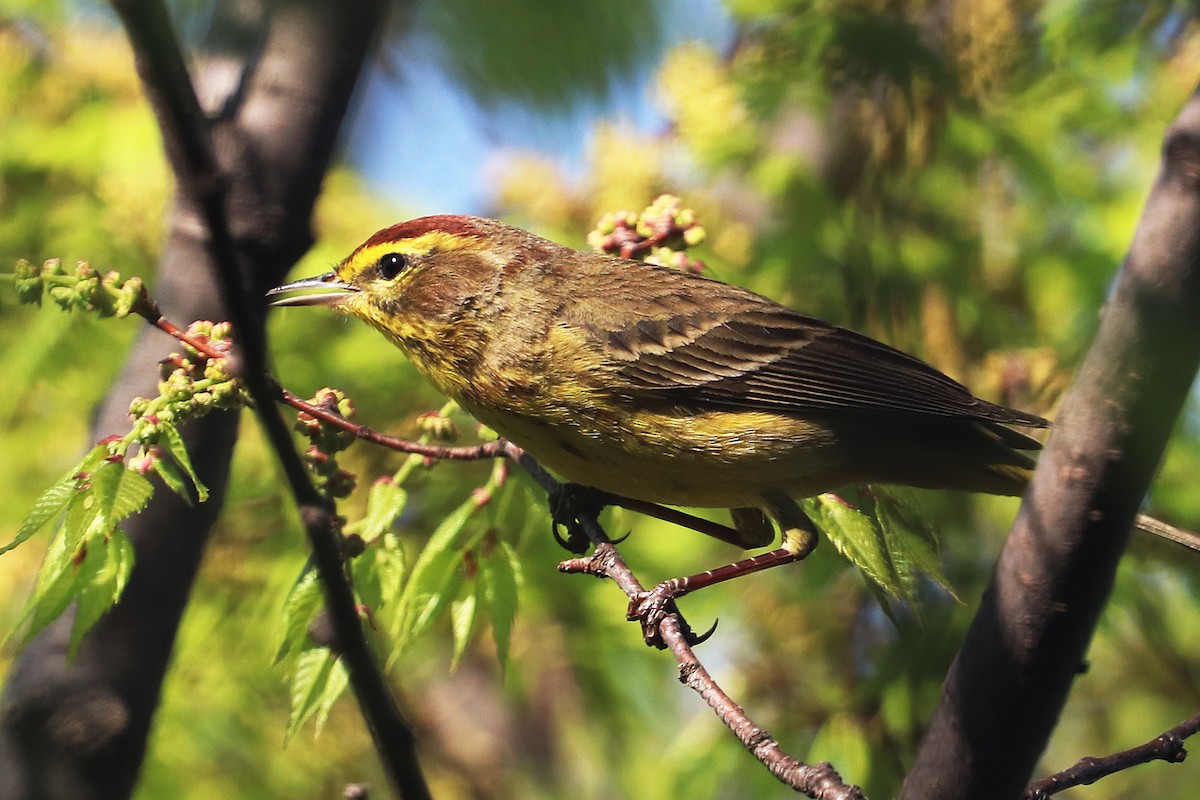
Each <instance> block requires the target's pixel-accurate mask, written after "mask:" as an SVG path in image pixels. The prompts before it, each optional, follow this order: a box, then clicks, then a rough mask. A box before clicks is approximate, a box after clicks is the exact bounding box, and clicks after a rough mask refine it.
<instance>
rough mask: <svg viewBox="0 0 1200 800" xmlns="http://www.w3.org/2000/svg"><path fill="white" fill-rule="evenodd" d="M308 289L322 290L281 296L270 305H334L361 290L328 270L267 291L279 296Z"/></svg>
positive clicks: (273, 295) (269, 294) (268, 295)
mask: <svg viewBox="0 0 1200 800" xmlns="http://www.w3.org/2000/svg"><path fill="white" fill-rule="evenodd" d="M306 289H320V290H321V291H319V292H316V293H314V294H297V295H294V296H292V297H280V298H279V299H278V300H272V301H271V302H270V303H269V305H273V306H333V305H337V304H338V303H340V302H341V301H342V300H345V299H346V296H347V295H350V294H353V293H355V292H357V291H359V290H358V289H357V288H355V287H354V286H351V285H350V284H348V283H343V282H342V281H340V280H339V279H338V276H337V273H336V272H326V273H325V274H324V275H317V276H316V277H313V278H304V279H303V280H299V281H292V282H291V283H285V284H284V285H283V286H276V287H275V288H274V289H272V290H271V291H269V292H267V297H277V296H279V295H281V294H287V293H289V292H302V291H304V290H306Z"/></svg>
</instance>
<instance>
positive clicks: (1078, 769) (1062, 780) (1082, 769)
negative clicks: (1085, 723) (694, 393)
mask: <svg viewBox="0 0 1200 800" xmlns="http://www.w3.org/2000/svg"><path fill="white" fill-rule="evenodd" d="M1197 731H1200V712H1197V713H1196V714H1194V715H1192V716H1191V717H1189V718H1188V719H1186V720H1184V721H1183V722H1181V723H1179V724H1178V725H1176V726H1175V727H1174V728H1171V729H1170V730H1167V731H1163V733H1161V734H1159V735H1158V736H1156V737H1154V738H1153V739H1151V740H1150V741H1148V742H1146V743H1145V744H1140V745H1138V746H1137V747H1131V748H1129V749H1128V750H1122V751H1121V752H1119V753H1112V754H1111V755H1107V756H1101V757H1099V758H1097V757H1095V756H1087V757H1085V758H1081V759H1079V761H1077V762H1075V764H1074V765H1073V766H1072V767H1070V768H1069V769H1064V770H1063V771H1062V772H1059V773H1057V774H1055V775H1051V776H1049V777H1047V778H1042V779H1041V780H1040V781H1036V782H1034V783H1031V784H1030V785H1029V788H1027V789H1026V790H1025V800H1046V798H1048V797H1051V796H1053V795H1056V794H1058V793H1059V792H1061V791H1063V790H1065V789H1070V788H1071V787H1072V786H1088V785H1091V784H1093V783H1095V782H1096V781H1098V780H1100V779H1101V778H1107V777H1108V776H1109V775H1112V774H1114V773H1117V772H1120V771H1122V770H1126V769H1129V768H1130V767H1135V766H1137V765H1138V764H1148V763H1150V762H1151V761H1166V762H1169V763H1171V764H1178V763H1181V762H1182V761H1183V760H1184V759H1185V758H1187V750H1186V749H1184V746H1183V742H1184V740H1185V739H1187V738H1188V737H1189V736H1193V735H1195V734H1196V732H1197Z"/></svg>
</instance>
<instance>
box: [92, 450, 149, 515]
mask: <svg viewBox="0 0 1200 800" xmlns="http://www.w3.org/2000/svg"><path fill="white" fill-rule="evenodd" d="M91 491H92V494H93V495H94V496H95V498H96V502H97V503H98V504H99V506H98V508H97V516H98V518H100V519H99V521H97V523H96V525H97V527H98V528H99V529H100V530H103V531H104V532H107V531H108V530H111V529H112V528H113V527H114V526H116V524H117V523H119V522H120V521H121V520H123V519H125V518H126V517H128V516H129V515H130V514H134V513H136V512H138V511H141V510H142V509H143V508H145V507H146V503H148V502H150V498H151V497H152V496H153V495H154V486H153V484H151V483H150V481H148V480H146V478H145V476H143V475H142V474H141V473H139V472H137V471H135V470H132V469H129V468H128V467H126V466H125V464H124V463H123V462H120V461H109V462H106V463H105V464H103V465H102V466H100V467H99V468H98V469H97V470H96V471H95V472H93V473H92V488H91Z"/></svg>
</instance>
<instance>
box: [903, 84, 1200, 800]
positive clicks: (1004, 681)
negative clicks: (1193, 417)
mask: <svg viewBox="0 0 1200 800" xmlns="http://www.w3.org/2000/svg"><path fill="white" fill-rule="evenodd" d="M1198 364H1200V93H1194V94H1193V95H1192V97H1191V98H1190V100H1189V101H1188V103H1187V105H1186V106H1185V107H1184V109H1183V111H1182V112H1181V113H1180V115H1179V117H1178V118H1177V119H1176V121H1175V123H1174V124H1173V125H1172V126H1171V129H1170V130H1169V131H1168V132H1167V136H1166V139H1165V142H1164V145H1163V151H1162V162H1161V165H1160V169H1159V174H1158V177H1157V179H1156V180H1155V183H1154V186H1153V188H1152V190H1151V192H1150V196H1149V198H1148V199H1147V201H1146V206H1145V208H1144V210H1143V213H1142V218H1141V220H1140V222H1139V223H1138V227H1137V231H1136V233H1135V234H1134V239H1133V243H1132V245H1131V248H1130V251H1129V255H1128V257H1127V258H1126V261H1125V264H1124V265H1123V267H1122V269H1121V271H1120V273H1119V275H1118V277H1117V283H1116V287H1115V289H1114V291H1113V294H1112V297H1111V299H1110V300H1109V302H1108V304H1107V305H1106V306H1105V308H1104V312H1103V319H1102V321H1101V325H1100V329H1099V331H1098V333H1097V336H1096V340H1095V342H1094V343H1093V345H1092V348H1091V350H1090V351H1089V353H1088V355H1087V358H1086V359H1085V361H1084V364H1083V366H1082V368H1081V369H1080V372H1079V375H1078V377H1077V379H1076V382H1075V385H1074V386H1073V387H1072V389H1071V390H1070V392H1069V393H1068V395H1067V397H1066V399H1065V401H1064V402H1063V405H1062V410H1061V411H1060V413H1059V415H1058V420H1057V421H1056V423H1055V428H1054V432H1053V435H1052V436H1051V439H1050V442H1049V445H1048V446H1047V448H1046V451H1045V453H1044V454H1043V455H1042V458H1041V463H1040V464H1039V466H1038V470H1037V473H1036V475H1035V476H1034V479H1033V482H1032V483H1031V485H1030V487H1029V489H1028V491H1027V492H1026V493H1025V500H1024V503H1023V505H1022V507H1021V511H1020V514H1019V515H1018V518H1017V521H1016V523H1015V525H1014V527H1013V530H1012V533H1011V534H1010V536H1009V539H1008V542H1007V543H1006V544H1005V547H1004V550H1003V552H1002V553H1001V556H1000V560H999V563H998V564H997V566H996V570H995V574H994V575H993V577H992V582H991V585H990V586H989V588H988V590H987V592H986V593H985V594H984V597H983V600H982V602H981V605H980V609H979V612H978V613H977V614H976V616H975V619H974V621H973V623H972V625H971V628H970V630H969V631H968V633H967V637H966V640H965V641H964V643H963V646H962V649H961V650H960V652H959V654H958V656H957V658H956V659H955V661H954V663H953V664H952V665H951V668H950V672H949V674H948V676H947V678H946V682H945V684H944V685H943V687H942V696H941V700H940V702H939V705H938V708H937V711H936V712H935V714H934V717H933V720H932V722H931V724H930V728H929V731H928V733H927V734H926V736H925V740H924V742H923V743H922V745H921V748H920V750H919V752H918V754H917V759H916V763H915V764H914V766H913V769H912V771H911V772H910V773H909V775H908V778H907V780H906V781H905V784H904V787H903V790H902V793H901V797H902V798H906V799H907V800H918V798H919V799H920V800H950V799H951V798H971V800H992V799H993V798H997V799H998V798H1016V797H1020V796H1021V795H1022V791H1023V789H1024V787H1025V786H1026V784H1027V783H1028V782H1029V778H1030V775H1031V774H1032V772H1033V770H1034V768H1035V766H1036V763H1037V760H1038V758H1039V756H1040V755H1041V753H1042V751H1043V749H1044V748H1045V745H1046V742H1047V740H1048V739H1049V737H1050V733H1051V731H1052V730H1053V729H1054V726H1055V724H1056V723H1057V721H1058V717H1059V714H1060V713H1061V711H1062V708H1063V704H1064V703H1065V702H1066V697H1067V693H1068V691H1069V690H1070V687H1071V682H1072V680H1073V679H1074V677H1075V675H1077V674H1079V672H1080V668H1081V665H1082V664H1083V661H1084V656H1085V652H1086V649H1087V647H1088V643H1089V642H1090V640H1091V637H1092V633H1093V630H1094V629H1095V625H1096V622H1097V620H1098V618H1099V615H1100V612H1101V610H1102V609H1103V607H1104V604H1105V602H1106V601H1107V598H1108V595H1109V593H1110V591H1111V589H1112V585H1113V581H1114V578H1115V575H1116V570H1117V564H1118V562H1119V561H1120V558H1121V556H1122V554H1123V553H1124V551H1125V546H1126V543H1127V541H1128V538H1129V532H1130V528H1131V525H1132V522H1133V518H1134V515H1135V514H1136V513H1137V510H1138V507H1139V505H1140V504H1141V502H1142V499H1143V498H1144V496H1145V493H1146V490H1147V488H1148V486H1149V485H1150V481H1151V480H1152V478H1153V476H1154V472H1155V470H1156V468H1157V466H1158V463H1159V461H1160V459H1161V457H1162V452H1163V449H1164V447H1165V445H1166V442H1167V439H1168V437H1169V436H1170V433H1171V430H1172V428H1173V426H1174V424H1175V420H1176V418H1177V417H1178V415H1179V412H1180V409H1181V408H1182V406H1183V403H1184V401H1185V399H1186V397H1187V393H1188V390H1189V389H1190V388H1191V386H1192V383H1193V380H1194V378H1195V375H1196V370H1197V365H1198Z"/></svg>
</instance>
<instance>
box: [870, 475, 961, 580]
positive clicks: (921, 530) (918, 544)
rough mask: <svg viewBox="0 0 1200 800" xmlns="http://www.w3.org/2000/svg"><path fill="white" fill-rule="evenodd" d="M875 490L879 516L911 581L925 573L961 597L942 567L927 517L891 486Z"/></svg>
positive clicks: (894, 552)
mask: <svg viewBox="0 0 1200 800" xmlns="http://www.w3.org/2000/svg"><path fill="white" fill-rule="evenodd" d="M875 494H876V500H877V502H876V506H875V510H876V516H877V518H878V519H879V525H880V527H881V528H882V530H883V535H884V537H885V538H886V539H887V541H888V542H889V543H890V546H891V549H892V554H893V558H894V559H895V561H896V564H897V566H898V568H899V569H900V572H901V574H902V575H903V576H904V577H905V578H906V579H907V580H908V581H910V582H912V581H915V580H916V578H917V577H919V576H920V575H924V576H926V577H928V578H929V579H930V580H932V581H933V582H934V583H935V584H937V585H938V586H939V587H941V588H942V589H943V590H945V591H946V592H947V593H948V594H949V595H950V596H951V597H953V598H954V599H955V600H958V596H957V595H956V594H955V593H954V588H953V587H952V586H951V585H950V581H949V579H948V578H947V577H946V575H945V573H944V572H943V571H942V560H941V558H940V556H939V553H938V542H937V537H936V536H935V535H934V532H933V530H932V529H931V528H930V527H929V526H928V525H927V524H925V521H924V519H922V518H921V517H920V516H919V515H918V514H916V513H915V512H914V511H913V506H912V503H911V501H909V500H906V499H905V498H904V497H903V496H901V495H899V494H898V493H896V492H895V491H894V490H892V489H890V488H889V489H886V490H880V489H875Z"/></svg>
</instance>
